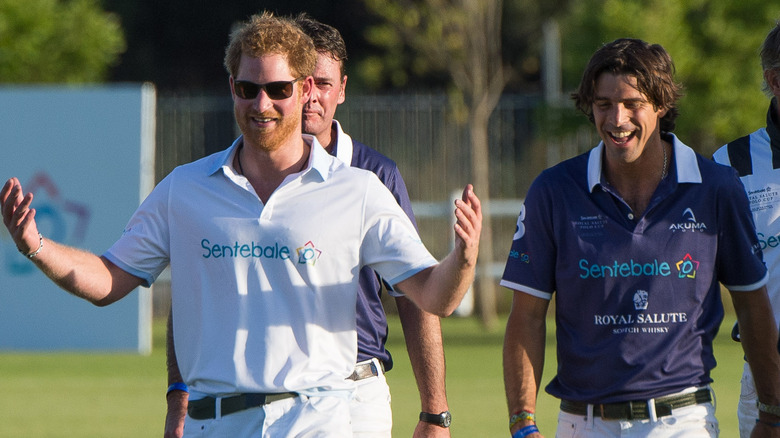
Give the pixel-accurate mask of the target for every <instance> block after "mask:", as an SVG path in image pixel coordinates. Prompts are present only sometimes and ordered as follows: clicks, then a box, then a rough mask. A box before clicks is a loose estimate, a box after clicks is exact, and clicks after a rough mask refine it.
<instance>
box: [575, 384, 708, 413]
mask: <svg viewBox="0 0 780 438" xmlns="http://www.w3.org/2000/svg"><path fill="white" fill-rule="evenodd" d="M711 401H712V394H711V393H710V389H709V388H701V389H699V390H697V391H696V392H689V393H686V394H675V395H668V396H664V397H659V398H656V399H652V400H637V401H627V402H619V403H604V404H594V405H593V416H594V417H601V419H603V420H649V419H650V418H651V413H650V406H651V404H654V405H655V417H656V418H659V417H666V416H668V415H672V409H675V408H682V407H685V406H692V405H698V404H702V403H709V402H711ZM588 405H589V404H588V403H584V402H578V401H571V400H561V410H562V411H563V412H566V413H569V414H574V415H583V416H587V415H588Z"/></svg>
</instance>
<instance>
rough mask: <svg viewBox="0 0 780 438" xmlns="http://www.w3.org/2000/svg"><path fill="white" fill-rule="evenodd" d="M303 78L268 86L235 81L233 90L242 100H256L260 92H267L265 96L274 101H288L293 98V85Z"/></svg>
mask: <svg viewBox="0 0 780 438" xmlns="http://www.w3.org/2000/svg"><path fill="white" fill-rule="evenodd" d="M301 79H303V78H297V79H293V80H291V81H276V82H268V83H266V84H256V83H254V82H249V81H233V90H234V91H235V93H236V96H238V97H240V98H242V99H254V98H256V97H257V95H258V94H260V90H265V94H267V95H268V97H270V98H271V99H273V100H282V99H287V98H288V97H290V96H292V92H293V84H294V83H296V82H297V81H300V80H301Z"/></svg>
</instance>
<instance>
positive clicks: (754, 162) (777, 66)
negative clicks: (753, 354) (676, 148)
mask: <svg viewBox="0 0 780 438" xmlns="http://www.w3.org/2000/svg"><path fill="white" fill-rule="evenodd" d="M760 58H761V67H762V70H763V72H764V84H763V88H764V93H766V94H767V96H769V97H771V101H770V103H769V110H768V111H767V114H766V127H765V128H761V129H759V130H757V131H755V132H753V133H752V134H750V135H746V136H744V137H740V138H738V139H736V140H734V141H732V142H730V143H729V144H727V145H725V146H723V147H721V148H720V149H718V150H717V151H716V152H715V154H714V155H713V159H714V160H715V161H717V162H718V163H721V164H726V165H730V166H732V167H734V168H735V169H736V170H737V172H739V177H740V179H741V180H742V184H744V186H745V191H746V192H747V195H748V199H749V200H750V209H751V211H752V212H753V220H754V221H755V223H756V232H757V233H758V241H759V243H760V245H761V250H762V251H763V254H764V261H765V262H766V265H767V267H768V268H769V283H767V290H768V292H769V300H770V301H771V302H772V309H773V313H774V315H775V319H780V248H778V247H780V220H778V214H780V159H779V158H780V108H779V107H778V98H779V97H780V23H778V24H776V25H775V27H774V28H773V29H772V30H771V31H770V32H769V34H768V35H767V37H766V39H765V40H764V44H763V45H762V46H761V55H760ZM758 401H759V399H758V395H757V392H756V386H755V383H754V381H753V375H752V373H751V371H750V366H749V364H748V363H745V366H744V370H743V373H742V390H741V391H740V397H739V406H738V408H737V414H738V415H737V416H738V417H739V433H740V436H741V437H742V438H748V437H749V436H750V433H751V432H752V431H753V428H754V427H755V425H756V419H759V406H758V403H757V402H758ZM764 409H767V408H766V407H764ZM770 410H771V408H770Z"/></svg>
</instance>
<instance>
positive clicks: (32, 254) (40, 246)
mask: <svg viewBox="0 0 780 438" xmlns="http://www.w3.org/2000/svg"><path fill="white" fill-rule="evenodd" d="M17 249H18V248H17ZM42 249H43V235H42V234H41V233H38V249H36V250H35V251H33V252H31V253H29V254H25V253H24V251H22V250H21V249H20V250H19V252H20V253H22V254H24V256H25V257H27V258H28V259H31V258H33V257H35V256H37V255H38V253H39V252H41V250H42Z"/></svg>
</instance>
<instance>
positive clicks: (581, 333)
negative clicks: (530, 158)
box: [501, 134, 767, 403]
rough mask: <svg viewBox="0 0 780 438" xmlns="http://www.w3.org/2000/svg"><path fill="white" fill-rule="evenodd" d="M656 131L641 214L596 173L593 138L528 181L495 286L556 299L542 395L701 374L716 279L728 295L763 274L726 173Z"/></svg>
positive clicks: (732, 175)
mask: <svg viewBox="0 0 780 438" xmlns="http://www.w3.org/2000/svg"><path fill="white" fill-rule="evenodd" d="M665 139H666V140H667V141H669V142H670V143H672V144H673V157H672V163H671V165H670V171H669V175H668V176H667V177H666V178H665V179H664V180H663V181H662V182H661V183H660V184H659V186H658V188H657V189H656V191H655V193H654V195H653V197H652V199H651V201H650V204H649V205H648V207H647V209H646V211H645V213H644V215H643V216H642V217H638V218H637V217H634V216H633V215H632V213H631V210H630V208H629V207H628V205H627V204H626V203H625V202H623V201H622V200H621V199H620V197H619V196H618V195H617V193H615V192H614V191H612V190H610V187H609V186H608V185H607V184H605V182H604V180H603V179H602V171H601V163H602V152H603V147H604V146H603V144H599V145H598V146H597V147H596V148H594V149H592V150H591V151H590V152H588V153H585V154H583V155H580V156H578V157H575V158H572V159H570V160H566V161H564V162H562V163H560V164H558V165H557V166H554V167H552V168H550V169H547V170H546V171H544V172H542V174H541V175H540V176H539V177H538V178H537V179H536V180H535V181H534V182H533V184H532V185H531V187H530V189H529V192H528V195H527V197H526V199H525V202H524V205H523V209H522V211H521V213H520V216H519V217H518V222H517V229H516V233H515V235H514V238H513V242H512V247H511V251H510V253H509V257H508V260H507V264H506V269H505V271H504V275H503V278H502V280H501V285H502V286H505V287H508V288H510V289H513V290H516V291H520V292H523V293H528V294H531V295H534V296H537V297H541V298H544V299H552V298H553V296H554V297H555V315H556V327H557V330H556V339H557V354H558V370H557V374H556V376H555V377H554V378H553V379H552V381H551V382H550V384H549V385H548V386H547V387H546V390H547V392H549V393H550V394H552V395H553V396H556V397H559V398H563V399H568V400H576V401H584V402H590V403H610V402H618V401H628V400H639V399H650V398H654V397H658V396H662V395H665V394H670V393H674V392H678V391H680V390H683V389H685V388H689V387H692V386H700V385H706V384H708V383H710V382H711V381H712V379H711V378H710V370H711V369H712V368H713V367H715V358H714V356H713V351H712V341H713V338H714V337H715V335H716V334H717V331H718V328H719V326H720V323H721V321H722V319H723V306H722V303H721V297H720V286H719V282H721V283H723V284H724V285H726V286H727V287H728V288H729V289H730V290H732V291H737V293H738V292H739V291H751V290H755V289H757V288H759V287H761V286H763V285H764V284H765V283H766V281H767V270H766V268H765V266H764V264H763V262H762V259H761V251H760V249H759V244H758V241H757V239H756V234H755V229H754V226H753V220H752V216H751V213H750V208H749V205H748V200H747V197H746V195H745V191H744V189H743V187H742V184H741V183H740V181H739V178H738V176H737V173H736V171H734V170H733V169H731V168H728V167H726V166H722V165H719V164H716V163H714V162H712V161H710V160H707V159H705V158H703V157H702V156H700V155H699V154H696V153H695V152H694V151H693V150H692V149H690V148H689V147H687V146H685V145H684V144H682V143H681V142H680V141H679V140H678V139H677V137H675V136H674V135H672V134H668V135H667V136H665Z"/></svg>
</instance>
